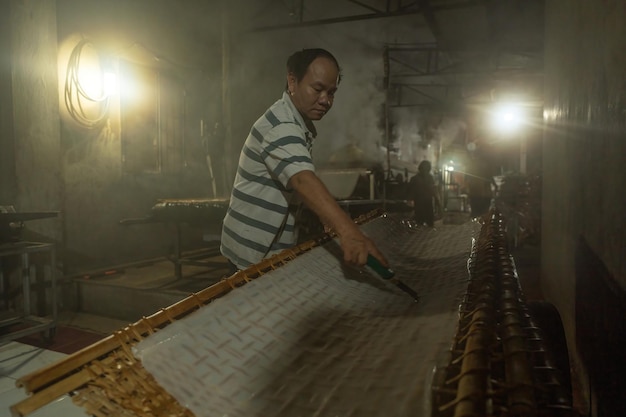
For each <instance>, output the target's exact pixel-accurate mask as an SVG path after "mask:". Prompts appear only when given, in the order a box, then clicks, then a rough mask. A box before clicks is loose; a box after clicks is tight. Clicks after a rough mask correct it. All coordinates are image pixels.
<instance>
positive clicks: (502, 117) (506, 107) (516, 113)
mask: <svg viewBox="0 0 626 417" xmlns="http://www.w3.org/2000/svg"><path fill="white" fill-rule="evenodd" d="M523 121H524V112H523V111H522V109H521V108H520V107H519V106H516V105H514V104H500V105H498V106H497V107H496V108H495V110H494V111H493V113H492V121H491V122H492V126H493V128H494V129H495V130H497V131H498V132H501V133H512V132H516V131H518V130H519V129H520V127H521V125H522V124H523Z"/></svg>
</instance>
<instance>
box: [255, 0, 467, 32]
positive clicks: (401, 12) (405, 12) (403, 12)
mask: <svg viewBox="0 0 626 417" xmlns="http://www.w3.org/2000/svg"><path fill="white" fill-rule="evenodd" d="M349 2H351V3H355V4H358V5H359V6H362V7H366V5H364V4H362V3H361V2H358V1H354V0H349ZM412 4H413V3H412ZM477 4H479V2H478V1H477V0H461V1H459V2H458V3H452V4H444V5H435V6H432V5H431V6H430V12H432V13H434V12H435V11H443V10H456V9H464V8H468V7H474V6H476V5H477ZM367 8H368V9H370V10H372V13H365V14H358V15H350V16H339V17H332V18H327V19H316V20H308V21H307V20H304V18H303V16H301V19H300V21H298V22H293V23H287V24H281V25H270V26H260V27H256V28H253V29H252V32H268V31H272V30H283V29H295V28H301V27H309V26H319V25H331V24H336V23H346V22H355V21H360V20H370V19H384V18H388V17H399V16H409V15H414V14H423V10H422V8H421V7H419V6H418V8H412V7H411V6H407V7H400V8H398V9H397V10H393V11H392V10H390V7H387V10H385V11H378V10H377V9H375V8H372V7H369V6H367Z"/></svg>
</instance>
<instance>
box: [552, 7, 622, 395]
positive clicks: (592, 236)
mask: <svg viewBox="0 0 626 417" xmlns="http://www.w3.org/2000/svg"><path fill="white" fill-rule="evenodd" d="M624 51H626V3H625V2H624V1H622V0H609V1H600V0H593V1H590V0H549V1H548V2H547V9H546V45H545V60H546V61H545V103H546V104H545V121H546V125H545V136H544V155H543V157H544V173H545V175H544V191H543V225H542V228H543V242H542V248H543V253H542V276H543V292H544V294H545V296H546V298H548V299H549V300H550V301H552V302H553V303H554V304H556V306H557V307H558V309H559V310H560V312H561V315H562V319H563V321H564V325H565V329H566V334H567V338H568V344H569V345H570V351H571V352H572V354H573V355H572V356H573V364H574V366H575V367H576V368H577V369H576V372H577V373H578V374H580V375H581V377H582V378H581V379H582V383H583V384H586V377H585V374H586V370H585V369H584V366H583V364H582V363H580V360H579V357H578V352H577V350H578V347H577V346H576V343H575V341H576V328H577V323H576V320H575V313H576V312H575V309H576V302H577V300H576V287H575V285H576V270H575V264H576V259H575V252H576V246H577V242H579V240H580V239H581V238H582V239H584V240H586V241H587V242H588V244H589V247H590V249H591V251H593V253H594V254H595V255H596V256H597V257H598V258H599V259H600V260H601V262H602V263H603V264H604V265H605V266H606V269H607V270H608V272H609V274H610V275H611V276H612V277H613V279H614V280H615V282H616V283H617V286H618V287H620V288H621V291H624V289H626V243H625V242H626V216H624V213H625V212H626V198H624V195H623V193H624V185H625V184H626V168H625V167H626V54H625V53H624ZM590 279H593V277H590ZM597 285H600V283H599V281H598V284H597ZM588 302H590V303H596V305H597V306H600V305H602V303H603V300H600V299H598V300H588ZM604 319H605V320H606V321H607V322H611V321H612V320H615V321H614V323H619V322H621V321H622V320H623V317H614V318H610V317H605V318H604ZM592 331H597V332H605V331H607V329H592ZM622 337H623V335H622ZM598 354H600V355H601V354H602V353H600V352H598Z"/></svg>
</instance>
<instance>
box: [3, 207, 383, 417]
mask: <svg viewBox="0 0 626 417" xmlns="http://www.w3.org/2000/svg"><path fill="white" fill-rule="evenodd" d="M382 215H384V211H383V210H381V209H378V210H373V211H371V212H370V213H367V214H364V215H362V216H359V217H358V218H356V219H355V220H354V221H355V223H357V224H364V223H367V222H369V221H371V220H372V219H374V218H376V217H380V216H382ZM335 236H336V235H335V234H334V233H333V232H329V233H326V234H323V235H322V236H320V237H319V238H317V239H312V240H309V241H307V242H304V243H301V244H299V245H297V246H294V247H293V248H290V249H286V250H284V251H282V252H281V253H279V254H277V255H274V256H272V257H270V258H268V259H265V260H263V261H261V262H259V263H258V264H255V265H252V266H251V267H249V268H247V269H245V270H242V271H239V272H237V273H235V274H234V275H231V276H230V277H227V278H224V279H223V280H221V281H220V282H217V283H215V284H213V285H211V286H209V287H207V288H205V289H203V290H201V291H199V292H196V293H192V294H191V295H189V296H188V297H186V298H184V299H183V300H181V301H178V302H176V303H174V304H172V305H170V306H168V307H166V308H163V309H161V310H159V311H158V312H156V313H154V314H152V315H150V316H147V317H142V318H141V319H140V320H138V321H137V322H135V323H133V324H129V325H128V326H126V327H124V328H122V329H120V330H118V331H116V332H114V333H113V334H111V335H109V336H108V337H106V338H104V339H102V340H100V341H98V342H96V343H94V344H92V345H90V346H87V347H85V348H83V349H81V350H80V351H78V352H76V353H74V354H72V355H70V356H68V357H66V358H64V359H63V360H61V361H59V362H56V363H53V364H51V365H49V366H47V367H44V368H42V369H40V370H37V371H35V372H32V373H30V374H27V375H25V376H23V377H21V378H19V379H18V380H17V382H16V385H17V386H18V387H22V388H24V390H25V391H26V392H27V393H28V394H31V395H30V396H29V397H28V398H26V399H24V400H22V401H20V402H18V403H17V404H15V405H13V406H11V413H12V415H13V416H14V417H23V416H27V415H29V414H31V413H33V412H34V411H36V410H38V409H40V408H41V407H43V406H45V405H46V404H48V403H50V402H52V401H54V400H56V399H57V398H59V397H61V396H63V395H65V394H70V395H71V396H72V400H73V401H74V402H75V403H76V404H77V405H79V406H81V407H83V408H84V409H85V410H86V411H87V412H88V413H89V414H91V415H94V416H97V417H105V416H116V417H118V416H119V417H125V416H129V417H130V416H161V415H167V416H171V417H173V416H180V417H193V415H194V414H193V413H192V412H191V411H190V410H189V409H187V408H185V407H184V406H182V405H180V404H179V403H178V402H177V401H176V399H174V398H173V397H172V396H171V395H170V394H169V393H168V392H167V391H165V389H163V388H162V387H160V386H159V385H158V383H157V382H156V380H155V379H154V378H153V377H152V375H150V374H149V373H148V372H147V371H146V370H145V369H144V367H143V366H142V364H141V362H140V361H139V360H138V359H137V358H135V356H134V355H133V353H132V347H133V346H134V345H136V344H137V343H139V342H140V341H141V340H143V339H144V338H145V337H147V336H149V335H151V334H153V333H155V332H157V331H158V330H159V329H162V328H164V327H165V326H167V325H169V324H170V323H172V322H173V321H175V320H178V319H181V318H183V317H185V316H186V315H188V314H190V313H192V312H194V311H196V310H198V309H199V308H201V307H203V306H204V305H206V304H208V303H210V302H211V301H213V300H215V299H217V298H220V297H222V296H224V295H226V294H227V293H229V292H230V291H232V290H234V289H236V288H238V287H240V286H242V285H245V284H246V283H247V282H249V281H251V280H253V279H255V278H258V277H260V276H261V275H264V274H266V273H267V272H269V271H272V270H274V269H276V268H278V267H280V266H282V265H284V264H286V263H287V262H289V261H291V260H293V259H295V258H296V257H298V256H300V255H301V254H303V253H305V252H308V251H309V250H311V249H313V248H314V247H316V246H320V245H322V244H324V243H326V242H328V241H330V240H331V239H333V238H334V237H335Z"/></svg>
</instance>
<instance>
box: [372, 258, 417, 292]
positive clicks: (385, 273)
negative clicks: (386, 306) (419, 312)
mask: <svg viewBox="0 0 626 417" xmlns="http://www.w3.org/2000/svg"><path fill="white" fill-rule="evenodd" d="M367 266H369V267H370V268H372V269H373V270H374V272H376V273H377V274H378V275H380V277H381V278H382V279H387V280H389V281H391V282H392V283H394V284H395V286H396V287H398V288H400V289H401V290H402V291H404V292H405V293H407V294H409V295H410V296H411V297H413V300H415V302H418V301H419V296H418V295H417V293H416V292H415V291H414V290H413V289H411V288H410V287H409V286H407V285H406V284H405V283H404V282H402V281H400V280H399V279H397V278H394V276H395V275H396V273H395V272H394V271H393V269H390V268H387V267H385V266H383V265H382V264H381V263H380V261H378V259H376V258H374V257H373V256H372V255H367Z"/></svg>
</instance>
